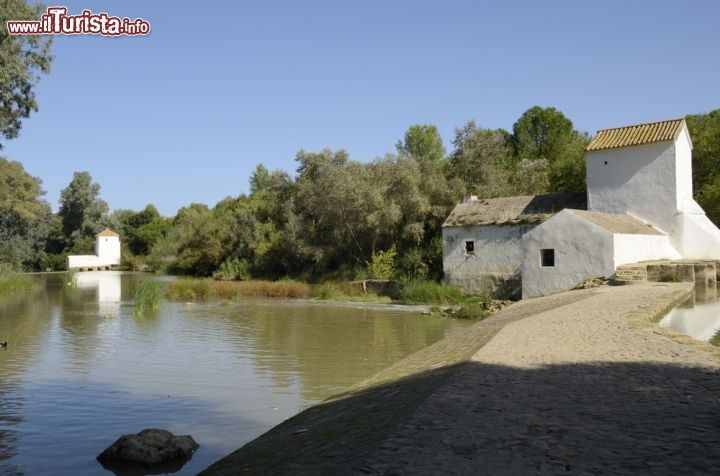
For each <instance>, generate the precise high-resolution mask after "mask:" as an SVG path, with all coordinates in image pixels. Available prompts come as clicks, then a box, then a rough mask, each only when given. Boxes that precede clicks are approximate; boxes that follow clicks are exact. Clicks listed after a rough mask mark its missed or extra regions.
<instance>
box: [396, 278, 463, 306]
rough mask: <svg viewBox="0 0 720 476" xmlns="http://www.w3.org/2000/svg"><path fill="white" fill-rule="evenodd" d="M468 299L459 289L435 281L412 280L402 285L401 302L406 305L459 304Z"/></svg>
mask: <svg viewBox="0 0 720 476" xmlns="http://www.w3.org/2000/svg"><path fill="white" fill-rule="evenodd" d="M468 299H470V298H468V297H466V296H463V294H462V292H461V291H460V290H459V289H458V288H455V287H452V286H447V285H445V284H443V283H438V282H435V281H428V280H412V281H406V282H404V283H401V285H400V300H401V301H402V302H403V303H404V304H459V303H463V302H467V301H468Z"/></svg>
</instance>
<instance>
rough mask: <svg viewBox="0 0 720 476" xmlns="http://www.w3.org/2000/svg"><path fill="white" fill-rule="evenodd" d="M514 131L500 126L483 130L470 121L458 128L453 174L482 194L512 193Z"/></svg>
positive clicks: (471, 191)
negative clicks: (512, 141)
mask: <svg viewBox="0 0 720 476" xmlns="http://www.w3.org/2000/svg"><path fill="white" fill-rule="evenodd" d="M510 139H511V136H510V134H508V133H507V131H504V130H501V129H498V130H490V129H481V128H478V127H477V126H476V125H475V121H468V123H467V124H465V126H463V127H462V128H457V129H455V139H454V140H453V145H454V146H455V149H454V150H453V152H452V154H451V155H450V174H451V176H453V177H456V178H459V179H461V180H462V181H464V182H465V185H466V187H467V191H468V192H470V193H472V194H475V195H479V196H482V197H486V198H490V197H500V196H506V195H510V194H511V190H510V189H509V171H508V169H507V164H508V162H509V159H510V157H511V155H512V150H511V146H510Z"/></svg>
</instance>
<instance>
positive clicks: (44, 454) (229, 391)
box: [0, 272, 470, 475]
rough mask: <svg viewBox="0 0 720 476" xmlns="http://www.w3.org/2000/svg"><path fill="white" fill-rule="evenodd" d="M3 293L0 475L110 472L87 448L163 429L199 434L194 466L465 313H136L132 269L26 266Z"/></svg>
mask: <svg viewBox="0 0 720 476" xmlns="http://www.w3.org/2000/svg"><path fill="white" fill-rule="evenodd" d="M36 279H38V281H39V284H40V287H39V290H38V292H37V293H35V294H33V295H31V296H24V297H11V298H6V299H3V300H2V301H0V341H7V342H8V345H7V347H5V348H0V474H28V475H49V474H53V475H54V474H73V475H96V474H112V473H109V472H107V471H106V470H104V469H103V468H102V466H100V464H99V463H97V462H96V460H95V457H96V456H97V455H98V454H99V453H100V452H101V451H102V450H103V449H104V448H105V447H106V446H108V445H109V444H110V443H112V442H113V441H114V440H115V439H117V438H118V437H119V436H121V435H123V434H128V433H136V432H138V431H140V430H142V429H144V428H165V429H168V430H170V431H171V432H173V433H175V434H190V435H192V436H193V438H195V440H196V441H197V442H198V443H199V444H200V448H199V450H198V451H197V452H196V453H195V455H194V457H193V459H192V460H191V461H190V462H189V463H188V464H186V465H185V466H184V467H183V468H182V470H180V471H179V472H178V473H175V474H196V473H197V472H198V471H200V470H202V469H204V468H205V467H206V466H208V465H209V464H211V463H212V462H214V461H215V460H217V459H219V458H221V457H222V456H225V455H226V454H227V453H229V452H231V451H233V450H234V449H236V448H238V447H240V446H242V445H243V444H244V443H246V442H248V441H250V440H252V439H253V438H255V437H257V436H259V435H260V434H262V433H263V432H264V431H266V430H268V429H270V428H271V427H272V426H274V425H276V424H278V423H280V422H282V421H283V420H285V419H287V418H289V417H290V416H292V415H294V414H296V413H298V412H299V411H301V410H303V409H305V408H307V407H308V406H311V405H313V404H315V403H318V402H320V401H322V400H323V399H325V398H327V397H329V396H330V395H333V394H335V393H338V392H340V391H342V390H343V389H344V388H346V387H347V386H349V385H351V384H353V383H356V382H358V381H360V380H362V379H364V378H367V377H369V376H370V375H372V374H373V373H375V372H377V371H378V370H380V369H382V368H384V367H386V366H388V365H390V364H392V363H394V362H396V361H398V360H400V359H402V358H403V357H405V356H407V355H409V354H411V353H413V352H415V351H417V350H419V349H421V348H423V347H425V346H428V345H430V344H432V343H434V342H436V341H438V340H440V339H443V338H445V337H447V336H448V335H450V334H452V333H455V332H457V331H459V330H460V329H462V328H464V327H466V326H467V325H469V324H470V323H467V322H464V321H458V320H453V319H449V318H441V317H433V316H423V315H421V314H420V312H419V311H417V310H408V309H407V308H403V307H400V306H387V305H340V304H329V303H319V302H312V301H293V300H239V301H222V302H218V301H214V302H204V303H183V302H164V303H162V305H161V307H160V309H159V310H158V312H156V313H154V314H151V315H147V316H145V317H136V316H134V313H133V303H132V290H133V288H134V285H135V284H136V283H137V282H138V280H139V279H168V278H157V277H152V276H147V275H142V274H134V273H120V272H87V273H77V274H76V275H75V276H74V278H71V280H70V281H68V278H67V276H66V275H64V274H40V275H36Z"/></svg>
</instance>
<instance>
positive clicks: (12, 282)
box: [0, 272, 35, 296]
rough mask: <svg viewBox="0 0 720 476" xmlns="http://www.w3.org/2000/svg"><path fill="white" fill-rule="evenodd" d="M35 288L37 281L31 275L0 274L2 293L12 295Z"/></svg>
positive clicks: (0, 289) (0, 293)
mask: <svg viewBox="0 0 720 476" xmlns="http://www.w3.org/2000/svg"><path fill="white" fill-rule="evenodd" d="M33 289H35V282H34V281H33V280H32V278H30V277H29V276H26V275H24V274H19V273H11V272H8V273H3V274H0V295H2V296H5V295H7V296H11V295H15V294H18V293H23V292H28V291H32V290H33Z"/></svg>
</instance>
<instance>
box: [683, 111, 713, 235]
mask: <svg viewBox="0 0 720 476" xmlns="http://www.w3.org/2000/svg"><path fill="white" fill-rule="evenodd" d="M685 120H686V121H687V126H688V130H689V132H690V137H691V138H692V143H693V152H692V156H693V187H694V190H695V200H697V202H698V203H699V204H700V206H702V207H703V210H705V213H706V214H707V216H708V218H710V220H712V221H713V222H714V223H715V224H716V225H719V226H720V109H715V110H714V111H711V112H709V113H707V114H695V115H689V116H687V117H686V118H685Z"/></svg>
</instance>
